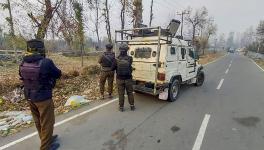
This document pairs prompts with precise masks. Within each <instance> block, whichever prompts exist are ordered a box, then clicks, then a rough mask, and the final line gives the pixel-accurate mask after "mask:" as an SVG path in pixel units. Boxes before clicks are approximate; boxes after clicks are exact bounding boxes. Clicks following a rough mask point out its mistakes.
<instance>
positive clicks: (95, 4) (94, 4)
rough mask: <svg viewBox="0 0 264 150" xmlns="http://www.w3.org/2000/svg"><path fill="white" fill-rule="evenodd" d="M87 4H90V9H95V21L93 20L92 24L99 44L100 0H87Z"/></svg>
mask: <svg viewBox="0 0 264 150" xmlns="http://www.w3.org/2000/svg"><path fill="white" fill-rule="evenodd" d="M88 4H89V5H90V8H91V10H95V21H94V26H95V33H96V37H97V42H98V45H100V43H101V40H100V34H99V27H100V21H99V19H100V16H99V10H100V0H88Z"/></svg>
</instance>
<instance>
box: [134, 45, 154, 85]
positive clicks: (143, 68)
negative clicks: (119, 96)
mask: <svg viewBox="0 0 264 150" xmlns="http://www.w3.org/2000/svg"><path fill="white" fill-rule="evenodd" d="M130 48H131V49H130V55H131V56H132V57H133V64H132V67H133V78H134V79H135V80H139V81H146V82H154V81H155V72H156V57H157V46H156V45H138V46H131V47H130Z"/></svg>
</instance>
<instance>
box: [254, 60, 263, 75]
mask: <svg viewBox="0 0 264 150" xmlns="http://www.w3.org/2000/svg"><path fill="white" fill-rule="evenodd" d="M251 61H252V62H253V63H254V64H255V65H257V66H258V67H259V69H260V70H262V71H263V72H264V69H263V68H262V67H260V66H259V65H258V64H257V63H256V62H255V61H254V60H253V59H251Z"/></svg>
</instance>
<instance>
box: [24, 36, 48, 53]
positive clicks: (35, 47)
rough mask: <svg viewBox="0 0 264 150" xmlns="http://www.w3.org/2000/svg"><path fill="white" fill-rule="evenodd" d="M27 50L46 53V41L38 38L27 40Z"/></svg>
mask: <svg viewBox="0 0 264 150" xmlns="http://www.w3.org/2000/svg"><path fill="white" fill-rule="evenodd" d="M27 52H28V53H32V54H41V55H45V46H44V42H43V41H42V40H38V39H33V40H29V41H27Z"/></svg>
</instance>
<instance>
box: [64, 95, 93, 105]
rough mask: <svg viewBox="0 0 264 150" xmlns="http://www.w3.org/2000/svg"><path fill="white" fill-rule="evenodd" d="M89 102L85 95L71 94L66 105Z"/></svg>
mask: <svg viewBox="0 0 264 150" xmlns="http://www.w3.org/2000/svg"><path fill="white" fill-rule="evenodd" d="M88 102H89V101H88V100H87V99H85V97H84V96H78V95H74V96H71V97H70V98H69V99H68V100H67V102H66V103H65V105H64V106H71V107H78V106H80V105H83V104H86V103H88Z"/></svg>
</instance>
